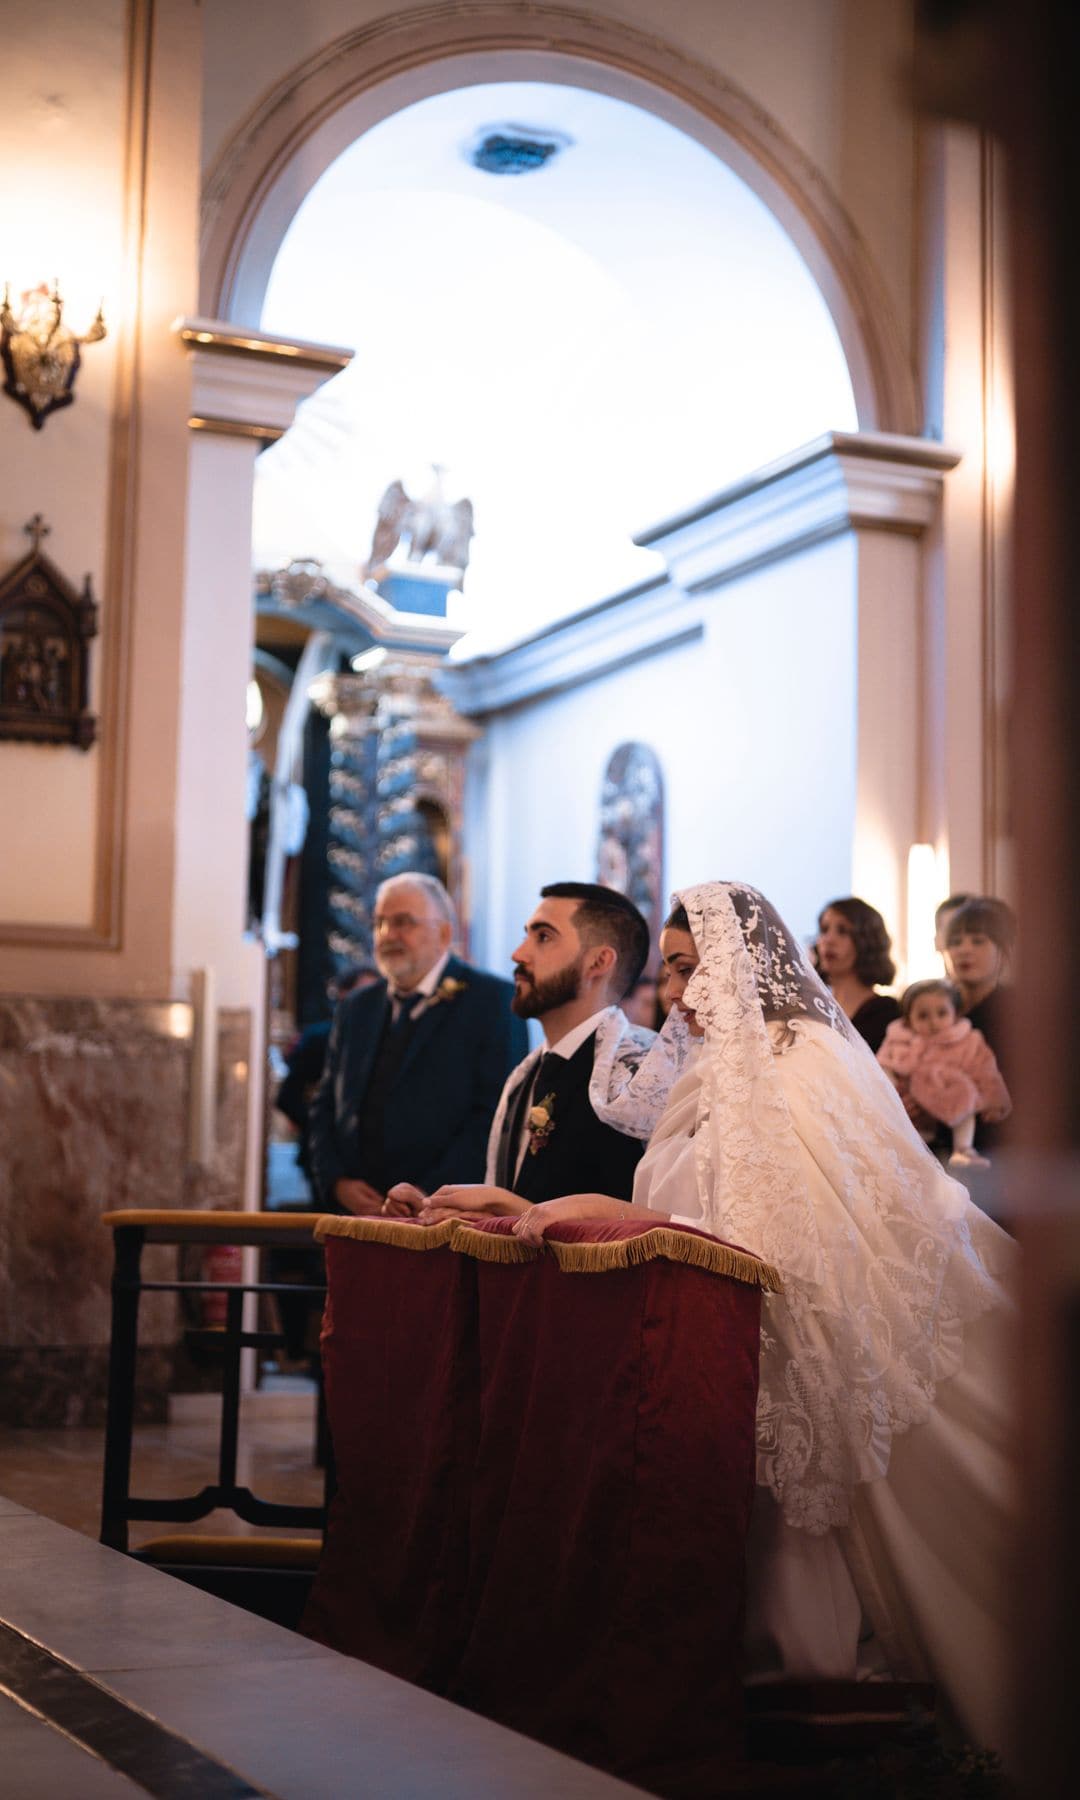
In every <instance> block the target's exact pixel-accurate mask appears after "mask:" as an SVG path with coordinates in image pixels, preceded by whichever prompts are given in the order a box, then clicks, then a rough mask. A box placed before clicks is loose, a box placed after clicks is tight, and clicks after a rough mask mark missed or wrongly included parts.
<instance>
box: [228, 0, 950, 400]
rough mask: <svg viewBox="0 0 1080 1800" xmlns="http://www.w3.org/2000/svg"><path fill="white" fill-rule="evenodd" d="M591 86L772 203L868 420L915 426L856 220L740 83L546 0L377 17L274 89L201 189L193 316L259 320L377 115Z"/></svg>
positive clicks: (903, 370)
mask: <svg viewBox="0 0 1080 1800" xmlns="http://www.w3.org/2000/svg"><path fill="white" fill-rule="evenodd" d="M509 80H531V81H553V82H562V83H565V84H567V85H570V86H578V87H587V88H592V89H595V90H596V91H598V92H601V93H605V94H609V95H611V96H612V97H613V98H615V99H620V100H624V101H628V102H629V103H630V104H632V105H635V106H639V107H641V108H642V109H643V110H645V111H648V112H652V113H654V114H656V115H657V116H658V117H660V118H663V119H665V120H666V121H667V122H668V123H669V124H672V125H675V126H677V127H678V128H679V129H680V130H682V131H684V132H686V133H687V134H688V135H689V136H691V137H694V138H696V139H697V140H698V141H699V142H700V143H702V144H704V145H705V146H706V147H707V148H708V149H710V150H712V151H713V152H714V153H715V154H716V155H717V156H719V157H720V158H721V160H722V161H724V162H726V163H727V164H728V165H729V167H731V168H732V169H733V170H734V171H735V173H736V174H737V175H739V176H740V177H741V178H742V179H743V180H744V181H745V182H746V183H747V185H748V186H749V187H750V188H751V189H752V191H753V192H754V193H755V194H756V195H757V196H758V198H759V199H761V200H762V201H763V202H764V203H765V204H766V205H767V206H768V207H769V208H770V210H771V211H772V212H773V213H774V214H775V215H776V217H777V218H778V219H779V221H780V223H781V224H782V225H783V227H784V229H785V230H786V231H787V232H788V234H789V236H790V237H791V239H792V241H793V242H794V243H795V245H796V246H797V248H798V250H799V251H800V253H801V255H802V256H803V258H804V260H805V261H806V263H807V265H808V267H809V268H810V270H811V273H812V274H813V276H814V279H815V280H816V281H817V284H818V286H819V288H820V289H821V292H822V295H823V297H824V299H825V302H826V305H827V306H828V308H829V311H830V313H831V315H832V318H833V321H834V323H835V325H836V329H837V332H838V335H839V338H840V342H841V344H842V346H843V350H844V355H845V357H846V360H847V364H848V369H849V372H850V375H851V381H852V387H853V390H854V394H855V404H856V407H857V411H858V418H859V425H860V428H861V429H862V430H864V431H888V432H898V433H903V434H906V435H915V434H917V433H918V431H919V429H920V427H919V415H918V403H917V395H916V389H915V382H914V376H913V372H912V369H911V366H910V362H909V360H908V358H907V356H906V354H905V350H904V345H903V340H902V336H901V333H900V330H899V327H898V324H897V321H896V318H895V314H894V311H893V307H892V304H891V301H890V299H889V296H888V293H887V291H886V289H885V286H884V283H883V282H882V280H881V277H880V275H879V273H878V271H877V268H876V266H875V264H874V261H873V258H872V256H871V254H870V251H869V249H868V247H867V245H866V244H865V242H864V241H863V239H862V237H861V235H860V233H859V231H858V229H857V228H856V226H855V224H854V222H853V221H852V220H851V218H850V217H849V215H848V214H847V212H846V211H845V209H844V208H843V207H842V206H841V204H840V202H839V200H838V199H837V198H836V196H835V195H834V194H833V193H832V191H831V189H830V188H829V186H828V184H827V183H826V182H825V180H824V179H823V177H822V175H821V172H820V171H819V170H818V169H817V168H816V167H815V165H814V164H813V163H812V162H811V161H810V159H809V158H808V157H807V156H806V155H805V154H804V153H803V151H802V150H800V149H799V147H798V145H797V144H796V143H795V142H794V140H793V139H792V138H791V137H790V136H788V134H787V133H786V132H785V131H784V130H783V129H782V128H781V126H780V125H779V124H777V122H776V121H775V120H774V119H772V118H771V117H770V116H769V115H768V114H767V113H766V112H764V111H763V109H762V108H761V107H759V106H758V105H757V103H756V102H755V101H753V100H752V99H751V98H750V96H749V95H747V94H746V93H744V92H743V90H742V89H740V88H739V87H737V86H736V85H735V84H734V83H732V82H730V81H728V80H726V79H725V77H723V76H722V75H720V74H719V73H718V72H717V71H716V70H714V69H711V68H709V67H708V66H707V65H706V64H704V63H701V62H698V61H696V60H694V59H691V58H689V57H687V56H685V55H683V54H682V53H681V52H680V51H678V50H676V49H674V48H672V47H671V46H670V45H668V44H666V43H665V42H664V41H663V40H662V39H661V38H659V37H655V36H653V35H651V34H645V33H643V32H640V31H637V30H635V29H634V28H632V27H630V26H627V25H622V24H619V23H618V22H617V21H615V20H613V19H609V18H600V17H598V16H596V15H594V14H590V13H587V12H579V11H576V10H573V9H571V8H569V7H565V6H560V5H554V4H536V5H532V6H530V7H528V8H527V9H524V10H523V9H521V8H519V7H515V6H512V5H508V4H506V3H505V0H464V3H460V0H455V4H453V5H447V4H435V5H430V6H423V7H419V8H416V9H414V10H412V11H410V12H409V13H407V14H406V15H404V16H402V15H397V14H388V15H386V16H385V17H383V18H382V19H379V20H376V21H374V22H373V23H371V24H368V25H365V26H362V27H359V28H358V29H357V30H355V31H352V32H349V33H347V34H346V35H345V36H343V37H340V38H338V39H336V40H335V41H334V42H333V43H332V44H329V45H327V46H326V47H325V48H324V49H323V50H321V51H319V52H318V53H317V54H316V55H315V56H312V57H310V58H309V59H308V60H307V61H306V62H305V63H303V64H301V65H300V66H299V67H298V68H296V69H294V70H293V71H292V72H291V73H290V74H289V75H288V76H287V77H286V78H285V79H284V80H283V81H281V82H280V83H279V84H278V85H277V86H276V87H275V88H273V89H272V90H271V91H270V92H269V93H268V94H267V95H266V96H264V98H263V99H262V101H261V102H260V103H259V105H258V106H257V107H256V108H255V109H254V110H253V111H252V112H251V113H250V114H249V115H248V117H247V118H246V119H245V120H244V121H243V122H242V124H241V125H240V126H239V127H238V129H237V130H236V132H235V133H234V134H233V137H232V138H231V139H230V141H229V142H228V144H227V145H226V146H225V148H224V149H223V150H222V152H221V154H220V155H219V156H218V158H217V160H216V162H215V164H214V166H213V168H212V170H211V172H210V175H209V177H208V180H207V183H206V187H205V190H204V196H203V253H202V270H203V279H202V286H201V292H200V306H201V310H202V311H203V313H204V314H206V315H208V316H210V317H213V318H220V319H228V320H232V321H234V322H236V323H241V324H246V325H249V326H253V325H257V324H258V322H259V317H260V313H261V308H262V301H263V297H264V294H265V291H266V285H267V282H268V279H269V275H270V270H271V267H272V264H273V259H274V256H275V254H276V252H277V249H278V246H279V244H280V243H281V240H282V238H283V237H284V235H285V232H286V230H287V229H288V226H289V224H290V222H291V220H292V218H293V217H294V215H295V213H296V211H297V209H298V208H299V206H300V204H301V202H302V201H303V199H304V197H305V196H306V194H307V193H308V192H309V191H310V189H311V187H312V186H313V185H314V183H315V182H316V181H317V180H318V178H319V176H320V175H321V174H322V173H323V171H324V170H325V169H326V168H328V167H329V166H330V164H331V163H332V162H333V161H334V160H335V159H336V157H337V156H339V155H340V154H341V152H342V151H343V150H345V149H346V148H347V147H348V145H349V144H351V143H353V142H355V140H356V139H357V138H358V137H360V136H362V134H363V133H364V132H365V131H367V130H369V129H370V127H371V126H372V125H374V124H376V123H378V121H379V120H380V119H383V118H386V117H388V116H389V115H390V114H391V113H394V112H398V111H400V110H401V109H402V108H403V107H405V106H409V105H412V104H413V103H414V102H415V101H418V100H422V99H426V98H428V97H430V96H431V95H433V94H437V93H445V92H447V91H448V90H450V89H452V88H457V87H463V86H471V85H474V84H475V83H477V82H481V81H509Z"/></svg>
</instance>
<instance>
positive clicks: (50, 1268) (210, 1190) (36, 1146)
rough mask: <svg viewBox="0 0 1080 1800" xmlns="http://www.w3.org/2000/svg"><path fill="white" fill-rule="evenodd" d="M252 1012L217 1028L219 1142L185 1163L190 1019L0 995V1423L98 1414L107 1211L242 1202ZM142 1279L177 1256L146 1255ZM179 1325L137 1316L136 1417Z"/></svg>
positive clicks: (149, 1410)
mask: <svg viewBox="0 0 1080 1800" xmlns="http://www.w3.org/2000/svg"><path fill="white" fill-rule="evenodd" d="M250 1032H251V1021H250V1015H249V1014H248V1012H247V1011H246V1010H241V1009H230V1010H228V1011H225V1010H223V1011H222V1012H221V1013H220V1015H219V1027H218V1049H219V1059H218V1070H219V1076H218V1093H217V1107H216V1120H215V1123H216V1144H215V1149H214V1154H213V1158H212V1161H211V1164H210V1166H209V1167H208V1168H205V1169H204V1168H198V1169H196V1168H195V1167H193V1166H192V1164H191V1163H190V1162H189V1156H188V1140H189V1107H190V1092H191V1065H192V1009H191V1007H190V1006H187V1005H183V1004H179V1003H176V1004H174V1003H170V1002H163V1001H143V1000H111V999H110V1000H82V999H76V1000H68V999H54V998H48V999H46V998H22V997H11V996H7V997H0V1424H7V1425H51V1426H55V1425H93V1424H100V1423H101V1422H102V1420H103V1419H104V1415H105V1391H106V1371H107V1363H108V1342H109V1283H110V1279H111V1275H112V1234H111V1233H110V1232H109V1231H108V1230H106V1229H105V1228H104V1227H103V1226H102V1224H101V1215H102V1213H105V1212H109V1211H111V1210H113V1209H115V1208H119V1207H177V1208H190V1207H196V1206H200V1207H201V1206H215V1207H230V1206H239V1205H241V1204H242V1195H243V1188H244V1154H245V1113H246V1104H247V1083H248V1067H249V1056H250ZM143 1270H144V1274H145V1276H146V1278H147V1279H148V1280H169V1279H170V1278H172V1277H173V1276H174V1275H175V1273H176V1270H177V1252H176V1251H175V1250H174V1249H171V1248H170V1247H168V1246H155V1247H152V1248H148V1249H147V1251H146V1253H145V1255H144V1259H143ZM179 1334H180V1320H179V1315H178V1308H177V1302H176V1299H175V1297H174V1296H172V1295H167V1294H147V1295H145V1296H144V1298H143V1301H142V1305H141V1309H140V1326H139V1342H140V1365H139V1379H138V1400H137V1404H138V1416H139V1417H140V1418H141V1419H144V1420H147V1421H151V1420H160V1419H163V1418H164V1416H165V1402H166V1396H167V1394H168V1391H169V1387H170V1385H171V1382H172V1374H173V1364H174V1358H175V1351H176V1345H177V1342H178V1338H179Z"/></svg>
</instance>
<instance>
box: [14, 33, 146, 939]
mask: <svg viewBox="0 0 1080 1800" xmlns="http://www.w3.org/2000/svg"><path fill="white" fill-rule="evenodd" d="M126 11H127V8H126V5H125V0H88V3H87V4H86V6H85V7H83V8H82V9H80V11H79V13H78V14H77V15H76V16H74V17H73V15H72V11H71V7H70V6H69V5H65V4H64V0H44V4H36V3H34V4H31V3H30V0H13V4H9V5H8V6H6V7H5V9H4V40H5V50H4V56H3V58H2V59H0V94H2V100H0V164H2V166H3V167H4V168H5V169H6V170H8V171H9V174H11V175H14V173H15V172H16V171H19V174H18V178H17V179H12V180H9V181H8V182H6V183H5V185H4V191H3V194H2V196H0V246H2V251H0V256H2V267H0V281H3V282H10V284H11V289H12V295H13V298H15V297H17V296H18V294H20V293H21V292H22V291H23V290H24V289H26V288H29V287H36V286H37V285H38V284H39V283H40V282H42V281H50V282H51V281H52V280H53V279H54V278H56V277H59V280H60V286H61V292H62V294H63V295H64V296H65V298H66V299H69V300H70V306H69V309H68V319H69V322H70V323H71V325H72V327H73V328H74V329H76V330H80V329H82V330H85V329H86V327H87V326H88V325H89V323H90V321H91V320H92V318H93V316H94V313H95V311H96V309H97V304H98V301H99V300H100V299H101V298H102V297H103V296H104V298H105V301H106V305H107V308H108V317H109V323H110V325H111V326H112V327H113V331H112V334H111V335H110V337H109V338H107V339H106V340H105V341H104V342H103V343H101V344H95V345H93V346H92V347H90V348H89V349H88V350H87V351H86V353H85V358H84V362H83V369H82V373H81V377H80V381H79V387H78V400H77V401H76V404H75V406H74V407H73V408H70V409H68V410H67V411H65V412H63V413H60V414H56V415H54V416H53V417H52V418H51V419H49V420H47V421H46V423H45V426H44V428H43V429H42V430H41V431H35V430H34V429H33V426H32V425H31V422H30V419H29V418H28V416H27V415H26V413H24V412H23V411H22V410H21V408H19V407H17V406H15V405H14V403H13V402H12V401H10V400H9V399H7V398H4V399H3V400H2V401H0V462H2V464H3V468H4V480H3V484H2V486H0V559H2V562H3V566H4V567H5V568H6V567H8V566H10V564H11V563H13V562H15V561H17V560H18V558H20V557H21V556H23V555H24V554H25V552H26V550H27V549H28V548H29V543H28V540H27V538H26V537H25V536H24V534H23V526H24V525H25V524H26V522H27V520H28V519H29V518H30V517H31V516H32V515H33V514H34V513H35V512H41V513H43V514H44V515H45V518H46V520H47V522H48V523H49V525H50V527H51V535H50V536H49V537H48V538H47V539H46V541H45V546H44V548H45V550H46V552H47V553H48V554H49V555H50V556H51V557H52V558H53V559H54V560H55V562H56V563H57V564H58V565H59V567H60V568H61V569H62V570H63V572H64V573H65V574H66V575H67V576H68V578H69V579H70V580H71V581H73V582H74V583H75V584H77V585H81V583H82V579H83V576H84V575H86V574H89V575H90V576H91V577H92V580H93V585H94V592H95V594H96V596H97V598H98V600H99V601H105V602H106V604H104V605H103V606H102V615H101V623H102V630H103V631H106V630H108V629H109V609H108V605H107V596H106V595H105V567H106V554H105V538H106V513H107V495H106V488H105V484H104V482H103V480H102V472H103V470H104V469H105V468H106V466H107V464H108V456H109V429H110V411H111V393H112V387H113V383H114V381H115V377H116V355H117V338H116V329H115V328H116V324H117V319H118V314H119V311H120V308H121V307H122V304H123V290H122V283H123V222H124V221H123V165H124V83H125V15H126ZM100 667H101V663H100V644H98V645H96V646H95V647H94V651H93V653H92V671H93V676H94V684H93V687H94V691H93V698H92V701H91V704H92V705H93V707H94V709H95V710H97V709H98V707H99V706H100V701H101V682H100ZM99 769H100V756H99V754H98V753H97V752H96V751H90V752H89V753H84V752H82V751H80V750H77V749H74V748H68V747H67V746H61V745H56V746H52V745H50V746H43V745H37V744H9V743H5V744H2V745H0V844H2V845H3V855H2V858H0V921H3V922H30V923H45V922H48V923H52V924H58V925H76V926H78V925H84V926H88V925H89V924H90V922H91V914H92V910H93V888H94V835H95V832H94V827H95V819H96V812H97V803H98V774H99Z"/></svg>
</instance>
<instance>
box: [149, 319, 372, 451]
mask: <svg viewBox="0 0 1080 1800" xmlns="http://www.w3.org/2000/svg"><path fill="white" fill-rule="evenodd" d="M173 330H174V332H175V333H176V336H177V338H178V339H179V341H180V343H181V344H182V345H183V347H184V349H185V350H186V351H187V353H188V355H189V357H190V359H191V418H190V420H189V424H190V425H191V427H192V429H193V430H198V431H211V432H214V431H217V432H220V433H221V434H223V435H225V436H228V437H237V436H242V437H251V438H261V439H262V441H263V442H271V443H272V442H273V441H274V440H275V439H276V438H279V437H281V436H283V435H284V433H285V432H286V431H288V429H289V426H290V425H291V424H292V422H293V420H294V418H295V417H296V409H297V407H298V406H299V405H300V403H301V401H303V400H307V399H308V398H309V397H310V396H311V395H312V394H314V393H315V392H316V391H317V389H319V388H320V387H322V385H323V383H324V382H327V381H330V380H332V378H333V377H334V376H335V375H339V374H340V373H341V371H342V369H345V368H347V367H348V365H349V363H350V362H351V361H352V357H353V352H352V351H351V350H343V349H341V348H339V347H337V346H335V345H330V344H312V343H308V342H306V341H305V340H303V339H300V338H284V337H275V336H273V335H272V334H271V333H270V332H266V331H246V330H245V331H239V330H238V329H237V327H236V326H235V325H231V324H228V323H223V322H222V321H220V320H217V319H197V318H196V319H177V320H176V322H175V324H174V326H173Z"/></svg>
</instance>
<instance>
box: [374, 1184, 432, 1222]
mask: <svg viewBox="0 0 1080 1800" xmlns="http://www.w3.org/2000/svg"><path fill="white" fill-rule="evenodd" d="M426 1205H427V1195H426V1194H425V1192H424V1190H423V1188H418V1187H414V1186H413V1184H412V1182H411V1181H398V1182H395V1183H394V1186H393V1187H392V1188H390V1190H389V1192H388V1193H387V1196H386V1199H385V1200H384V1201H383V1203H382V1210H383V1212H384V1213H385V1215H386V1217H387V1218H388V1219H415V1218H416V1216H417V1214H418V1213H420V1212H421V1211H422V1210H423V1208H424V1207H425V1206H426Z"/></svg>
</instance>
